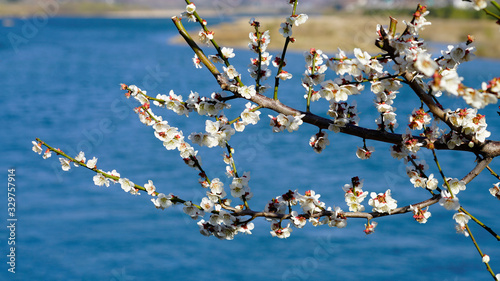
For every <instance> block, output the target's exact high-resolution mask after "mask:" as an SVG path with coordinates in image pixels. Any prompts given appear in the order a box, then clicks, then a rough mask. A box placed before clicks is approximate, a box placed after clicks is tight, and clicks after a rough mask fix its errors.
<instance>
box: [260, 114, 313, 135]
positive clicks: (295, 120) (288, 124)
mask: <svg viewBox="0 0 500 281" xmlns="http://www.w3.org/2000/svg"><path fill="white" fill-rule="evenodd" d="M304 116H305V114H300V115H285V114H283V113H280V114H279V115H278V116H276V117H274V116H272V115H269V118H270V119H271V122H270V123H269V125H271V127H273V132H275V133H278V132H283V131H284V130H287V131H288V132H290V133H291V132H293V131H297V130H298V129H299V126H300V125H302V123H303V121H302V118H303V117H304Z"/></svg>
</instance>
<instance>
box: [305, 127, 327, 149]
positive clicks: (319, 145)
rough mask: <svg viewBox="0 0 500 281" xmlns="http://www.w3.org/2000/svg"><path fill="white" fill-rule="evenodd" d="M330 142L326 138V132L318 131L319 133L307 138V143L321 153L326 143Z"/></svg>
mask: <svg viewBox="0 0 500 281" xmlns="http://www.w3.org/2000/svg"><path fill="white" fill-rule="evenodd" d="M329 144H330V141H329V140H328V134H327V133H326V132H323V131H320V132H319V133H317V134H315V135H313V136H312V137H311V139H310V140H309V145H310V146H311V147H312V148H313V149H314V152H316V153H321V152H322V151H323V149H325V147H326V146H327V145H329Z"/></svg>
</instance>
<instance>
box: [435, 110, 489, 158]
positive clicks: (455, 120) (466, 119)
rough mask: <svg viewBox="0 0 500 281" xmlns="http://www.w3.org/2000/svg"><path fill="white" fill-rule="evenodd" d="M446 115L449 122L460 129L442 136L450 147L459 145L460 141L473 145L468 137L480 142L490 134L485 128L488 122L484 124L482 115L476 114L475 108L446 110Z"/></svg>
mask: <svg viewBox="0 0 500 281" xmlns="http://www.w3.org/2000/svg"><path fill="white" fill-rule="evenodd" d="M447 115H448V119H449V120H450V122H451V123H452V124H453V125H454V126H456V127H457V128H460V130H461V131H460V132H456V131H452V132H451V133H449V134H446V135H445V136H444V137H445V140H446V144H447V145H448V148H450V149H453V148H455V147H456V146H460V145H461V144H462V143H469V145H473V143H471V142H469V138H471V137H472V140H476V141H478V142H481V143H482V142H484V141H485V139H486V138H487V137H489V136H490V135H491V133H490V132H489V131H487V130H486V127H487V126H488V124H486V120H485V117H484V115H481V114H478V113H477V109H473V108H468V109H460V108H459V109H457V110H455V111H448V112H447Z"/></svg>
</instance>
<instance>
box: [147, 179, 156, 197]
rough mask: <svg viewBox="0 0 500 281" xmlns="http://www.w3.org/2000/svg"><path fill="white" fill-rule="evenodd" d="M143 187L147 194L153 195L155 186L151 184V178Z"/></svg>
mask: <svg viewBox="0 0 500 281" xmlns="http://www.w3.org/2000/svg"><path fill="white" fill-rule="evenodd" d="M144 188H146V191H147V192H148V195H152V196H154V194H155V192H156V187H155V186H154V184H153V181H152V180H148V183H146V184H145V185H144Z"/></svg>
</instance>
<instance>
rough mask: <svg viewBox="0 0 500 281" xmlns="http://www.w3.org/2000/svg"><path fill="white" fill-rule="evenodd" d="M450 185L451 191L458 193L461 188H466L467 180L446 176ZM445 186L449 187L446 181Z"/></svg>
mask: <svg viewBox="0 0 500 281" xmlns="http://www.w3.org/2000/svg"><path fill="white" fill-rule="evenodd" d="M446 181H447V182H448V185H449V186H450V189H451V192H452V193H453V194H454V195H456V194H458V193H459V192H460V191H461V190H465V188H466V186H465V182H464V181H462V180H459V179H452V178H446ZM443 188H447V185H446V183H444V184H443Z"/></svg>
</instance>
